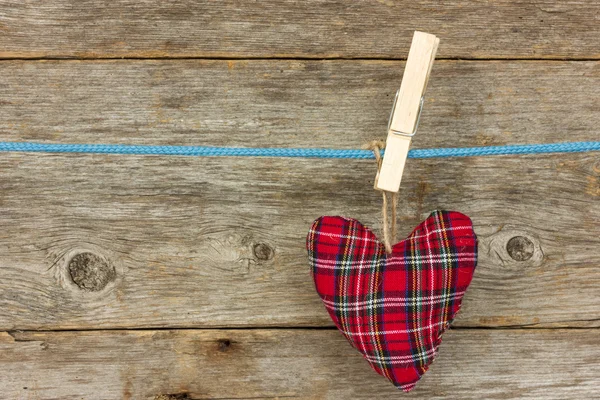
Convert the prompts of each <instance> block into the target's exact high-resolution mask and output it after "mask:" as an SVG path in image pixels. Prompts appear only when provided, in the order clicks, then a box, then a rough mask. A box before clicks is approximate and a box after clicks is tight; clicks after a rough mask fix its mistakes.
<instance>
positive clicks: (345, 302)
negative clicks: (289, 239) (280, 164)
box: [306, 211, 477, 392]
mask: <svg viewBox="0 0 600 400" xmlns="http://www.w3.org/2000/svg"><path fill="white" fill-rule="evenodd" d="M306 246H307V249H308V256H309V260H310V263H311V266H312V268H311V272H312V276H313V279H314V281H315V286H316V289H317V292H318V293H319V296H321V300H323V303H324V304H325V307H326V308H327V311H328V312H329V315H330V316H331V319H332V320H333V322H334V323H335V325H336V326H337V328H338V329H339V330H340V331H341V332H342V333H343V334H344V336H346V339H348V341H349V342H350V344H352V346H353V347H355V348H356V349H357V350H358V351H360V352H361V353H362V354H363V356H364V357H365V359H366V360H367V361H368V362H369V364H370V365H371V367H372V368H373V369H374V370H375V371H376V372H377V373H379V374H380V375H383V376H385V377H386V378H388V379H389V380H390V381H391V382H392V383H393V384H394V385H395V386H396V387H398V388H401V389H402V390H404V391H405V392H408V391H410V390H411V389H413V388H414V387H415V385H416V383H417V381H418V380H419V379H420V378H421V376H422V375H423V374H424V373H425V372H426V371H427V369H428V368H429V365H430V364H431V363H432V362H433V359H434V358H435V356H436V355H437V350H438V346H439V345H440V342H441V336H442V334H443V333H444V331H445V330H446V329H448V327H449V326H450V323H451V322H452V320H453V319H454V316H455V315H456V313H457V312H458V310H459V308H460V303H461V301H462V297H463V295H464V294H465V291H466V290H467V287H468V286H469V283H470V282H471V279H472V277H473V272H474V271H475V266H476V264H477V237H476V236H475V232H474V231H473V224H472V223H471V220H470V219H469V217H467V216H466V215H464V214H461V213H458V212H453V211H434V212H433V213H431V215H430V216H429V217H428V218H427V219H426V220H425V221H423V222H422V223H421V224H419V226H417V227H416V228H415V230H414V231H413V232H412V233H411V234H410V235H409V236H408V237H407V238H406V239H405V240H403V241H401V242H399V243H397V244H396V245H394V246H393V250H392V253H391V254H386V252H385V246H384V244H383V243H381V242H380V241H379V240H378V239H377V237H376V236H375V234H374V233H373V232H372V231H371V230H370V229H369V228H367V227H365V226H364V225H363V224H361V223H360V222H358V221H357V220H355V219H350V218H344V217H321V218H319V219H317V220H316V221H315V222H314V223H313V225H312V227H311V228H310V231H309V233H308V237H307V239H306Z"/></svg>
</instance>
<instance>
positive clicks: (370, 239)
mask: <svg viewBox="0 0 600 400" xmlns="http://www.w3.org/2000/svg"><path fill="white" fill-rule="evenodd" d="M472 229H473V228H472V227H470V226H467V225H461V226H452V227H448V228H445V229H434V230H431V231H429V232H428V233H427V234H425V235H415V236H410V237H408V238H407V239H421V238H424V237H429V236H432V235H433V234H436V233H440V232H443V231H460V230H472ZM310 232H311V233H318V234H319V235H320V236H321V237H331V238H336V239H360V240H364V241H365V242H371V243H378V244H382V243H381V242H380V241H379V239H377V238H357V237H356V236H352V235H338V234H335V233H330V232H328V233H323V232H321V231H317V230H316V229H313V228H311V229H310Z"/></svg>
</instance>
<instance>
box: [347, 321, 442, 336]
mask: <svg viewBox="0 0 600 400" xmlns="http://www.w3.org/2000/svg"><path fill="white" fill-rule="evenodd" d="M443 324H444V323H443V321H439V322H435V323H433V324H430V325H426V326H419V327H418V328H415V329H394V330H392V331H386V330H382V331H376V332H373V331H367V332H350V331H347V330H342V333H343V334H344V335H347V336H369V335H395V334H398V333H414V332H420V331H425V330H428V329H433V328H436V327H438V326H439V325H443Z"/></svg>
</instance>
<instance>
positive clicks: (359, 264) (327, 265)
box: [309, 253, 477, 269]
mask: <svg viewBox="0 0 600 400" xmlns="http://www.w3.org/2000/svg"><path fill="white" fill-rule="evenodd" d="M417 260H426V261H429V262H436V261H437V262H441V261H452V262H457V261H458V262H462V261H477V257H476V254H475V253H459V254H458V255H457V256H456V257H449V256H440V255H434V254H431V255H427V256H419V257H412V256H406V257H404V256H402V257H391V258H388V259H379V260H377V261H364V262H363V261H358V260H357V261H352V262H351V263H348V262H345V261H336V260H321V259H318V258H314V257H312V256H309V261H310V262H311V263H312V264H313V265H315V266H316V268H323V269H336V268H340V267H341V266H344V267H345V268H347V267H348V266H347V265H345V264H352V268H356V269H371V268H372V267H373V263H374V262H375V263H377V264H385V265H386V266H399V265H404V266H406V265H410V264H411V262H410V261H417ZM378 266H379V265H378Z"/></svg>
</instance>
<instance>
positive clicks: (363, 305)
mask: <svg viewBox="0 0 600 400" xmlns="http://www.w3.org/2000/svg"><path fill="white" fill-rule="evenodd" d="M464 294H465V292H464V291H462V292H454V293H450V294H443V295H437V296H424V297H419V298H414V299H408V298H405V297H391V298H390V297H386V298H385V299H376V300H365V301H353V302H347V303H344V304H338V303H336V302H334V301H331V300H326V299H322V300H323V303H325V306H327V307H328V308H330V309H332V310H338V311H359V310H365V309H367V308H379V307H391V306H401V307H406V306H416V305H428V306H433V305H436V304H441V303H444V302H446V301H448V300H453V299H455V298H456V297H459V296H462V295H464Z"/></svg>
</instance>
